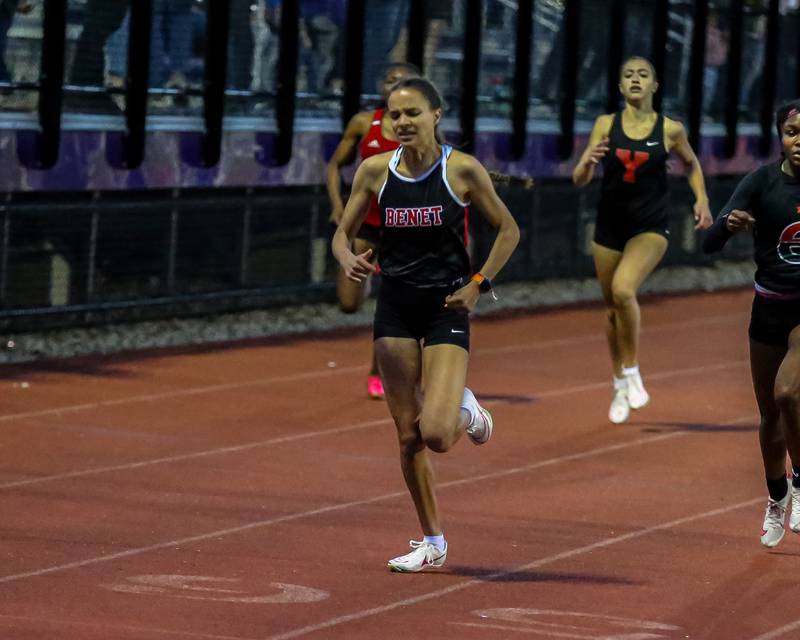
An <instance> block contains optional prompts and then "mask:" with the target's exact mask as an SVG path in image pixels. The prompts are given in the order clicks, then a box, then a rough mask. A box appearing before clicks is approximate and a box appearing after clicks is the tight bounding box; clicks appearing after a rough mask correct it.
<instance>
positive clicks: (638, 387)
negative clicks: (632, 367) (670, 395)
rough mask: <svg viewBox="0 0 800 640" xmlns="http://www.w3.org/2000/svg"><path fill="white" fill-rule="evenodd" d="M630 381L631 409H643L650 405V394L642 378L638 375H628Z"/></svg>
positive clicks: (629, 399) (629, 397)
mask: <svg viewBox="0 0 800 640" xmlns="http://www.w3.org/2000/svg"><path fill="white" fill-rule="evenodd" d="M625 379H626V380H627V381H628V404H629V405H630V407H631V409H641V408H642V407H646V406H647V405H648V404H649V403H650V394H649V393H647V390H646V389H645V388H644V383H643V382H642V376H641V375H639V374H638V373H634V374H630V375H626V376H625Z"/></svg>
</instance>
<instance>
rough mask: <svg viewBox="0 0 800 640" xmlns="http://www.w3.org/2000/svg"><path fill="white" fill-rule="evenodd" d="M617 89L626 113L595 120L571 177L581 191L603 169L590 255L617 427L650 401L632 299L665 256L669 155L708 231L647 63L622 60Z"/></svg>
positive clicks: (699, 181)
mask: <svg viewBox="0 0 800 640" xmlns="http://www.w3.org/2000/svg"><path fill="white" fill-rule="evenodd" d="M619 88H620V92H621V93H622V96H623V97H624V98H625V107H624V108H623V109H622V111H620V112H618V113H613V114H606V115H602V116H600V117H598V118H597V120H596V121H595V123H594V128H593V129H592V133H591V136H590V138H589V144H588V146H587V147H586V150H585V151H584V152H583V155H582V156H581V159H580V160H579V162H578V164H577V166H576V167H575V170H574V171H573V174H572V179H573V182H574V183H575V184H576V185H578V186H579V187H582V186H584V185H586V184H588V183H589V182H590V181H591V180H592V178H593V177H594V171H595V168H596V166H597V165H598V164H600V163H602V165H603V181H602V186H601V196H600V202H599V205H598V213H597V223H596V225H595V235H594V241H593V242H592V255H593V257H594V263H595V269H596V271H597V278H598V280H599V281H600V287H601V289H602V293H603V299H604V300H605V303H606V307H607V310H608V322H607V326H606V332H607V336H608V346H609V350H610V352H611V360H612V364H613V369H614V396H613V399H612V401H611V407H610V408H609V412H608V418H609V420H611V422H613V423H615V424H619V423H621V422H625V420H627V419H628V416H629V415H630V410H631V409H640V408H642V407H644V406H645V405H647V403H648V402H649V401H650V396H649V394H648V393H647V391H646V390H645V388H644V384H643V383H642V378H641V375H640V373H639V354H638V352H639V333H640V325H641V315H640V311H639V304H638V302H637V300H636V294H637V291H638V290H639V287H640V286H641V284H642V283H643V282H644V280H645V279H646V278H647V276H649V275H650V274H651V273H652V271H653V269H655V267H656V265H658V263H659V262H660V260H661V258H662V257H663V256H664V253H665V252H666V250H667V238H668V236H669V229H668V219H667V205H668V197H669V194H668V188H667V167H666V162H667V158H668V156H669V153H670V152H671V151H675V152H676V153H677V154H678V156H680V158H681V159H683V160H684V161H685V162H686V163H687V165H689V166H690V170H689V185H690V186H691V188H692V191H693V192H694V196H695V204H694V217H695V222H696V226H695V229H705V228H707V227H709V226H710V225H711V220H712V219H711V213H710V211H709V209H708V196H707V195H706V189H705V183H704V180H703V172H702V169H701V168H700V163H699V161H698V160H697V156H696V155H695V153H694V151H693V150H692V148H691V146H690V145H689V140H688V138H687V137H686V131H685V130H684V128H683V125H681V124H680V123H679V122H676V121H675V120H670V119H669V118H666V117H664V116H663V115H662V114H659V113H656V112H655V111H654V110H653V94H654V93H655V92H656V90H657V89H658V82H657V81H656V77H655V70H654V68H653V65H652V64H651V63H650V62H649V61H648V60H647V59H645V58H640V57H633V58H630V59H628V60H627V61H626V62H625V63H624V64H623V65H622V69H621V74H620V82H619Z"/></svg>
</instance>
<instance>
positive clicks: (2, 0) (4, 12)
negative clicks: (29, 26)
mask: <svg viewBox="0 0 800 640" xmlns="http://www.w3.org/2000/svg"><path fill="white" fill-rule="evenodd" d="M32 9H33V5H32V4H31V3H30V2H22V3H20V0H0V82H11V80H12V78H11V74H10V73H9V71H8V67H7V66H6V47H7V46H8V31H9V29H11V25H12V24H14V15H15V14H16V13H18V12H19V13H30V12H31V10H32Z"/></svg>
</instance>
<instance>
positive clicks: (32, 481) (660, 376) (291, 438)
mask: <svg viewBox="0 0 800 640" xmlns="http://www.w3.org/2000/svg"><path fill="white" fill-rule="evenodd" d="M743 364H746V361H744V360H731V361H729V362H720V363H717V364H713V365H705V366H700V367H690V368H686V369H673V370H671V371H660V372H656V373H653V374H651V375H649V376H647V379H648V380H664V379H667V378H674V377H676V376H688V375H693V374H696V373H708V372H712V371H719V370H724V369H729V368H731V367H734V366H741V365H743ZM608 386H609V385H608V382H592V383H588V384H584V385H578V386H573V387H562V388H560V389H551V390H549V391H543V392H542V393H539V394H535V395H534V399H543V398H555V397H559V396H565V395H570V394H572V393H584V392H586V391H594V390H597V389H606V388H608ZM484 404H485V405H486V406H493V405H495V404H500V401H490V402H486V403H484ZM391 421H392V420H391V418H378V419H375V420H368V421H366V422H359V423H356V424H352V425H348V426H344V427H334V428H332V429H321V430H317V431H306V432H303V433H297V434H292V435H288V436H280V437H277V438H269V439H267V440H258V441H256V442H246V443H244V444H240V445H232V446H228V447H220V448H218V449H206V450H204V451H196V452H193V453H183V454H178V455H174V456H164V457H161V458H152V459H150V460H139V461H137V462H126V463H124V464H118V465H109V466H105V467H96V468H92V469H83V470H80V471H69V472H66V473H59V474H53V475H49V476H41V477H38V478H25V479H22V480H10V481H7V482H0V490H3V489H12V488H15V487H25V486H29V485H36V484H44V483H46V482H54V481H56V480H68V479H70V478H82V477H86V476H92V475H97V474H101V473H111V472H114V471H127V470H130V469H139V468H142V467H148V466H151V465H157V464H170V463H174V462H181V461H183V460H192V459H195V458H206V457H209V456H214V455H224V454H228V453H240V452H242V451H248V450H250V449H258V448H261V447H267V446H272V445H276V444H282V443H285V442H295V441H297V440H305V439H307V438H313V437H316V436H328V435H336V434H339V433H347V432H350V431H357V430H360V429H368V428H371V427H376V426H379V425H382V424H389V423H391Z"/></svg>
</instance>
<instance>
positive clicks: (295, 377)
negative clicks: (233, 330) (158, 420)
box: [0, 365, 366, 422]
mask: <svg viewBox="0 0 800 640" xmlns="http://www.w3.org/2000/svg"><path fill="white" fill-rule="evenodd" d="M362 369H366V365H359V366H353V367H339V368H335V369H320V370H319V371H306V372H304V373H294V374H291V375H288V376H272V377H269V378H256V379H255V380H244V381H239V382H225V383H221V384H211V385H207V386H204V387H191V388H189V389H176V390H175V391H164V392H163V393H147V394H144V395H141V396H128V397H126V398H116V399H114V400H100V401H99V402H86V403H84V404H71V405H67V406H64V407H54V408H52V409H41V410H39V411H25V412H23V413H11V414H7V415H0V422H8V421H10V420H22V419H25V418H40V417H42V416H56V415H59V414H62V413H75V412H76V411H86V410H89V409H100V408H102V407H118V406H120V405H124V404H134V403H136V402H154V401H156V400H166V399H168V398H181V397H185V396H196V395H200V394H203V393H214V392H216V391H231V390H233V389H244V388H246V387H258V386H262V385H266V384H272V383H275V382H297V381H300V380H307V379H309V378H324V377H329V376H337V375H341V374H345V373H355V372H358V371H361V370H362Z"/></svg>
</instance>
